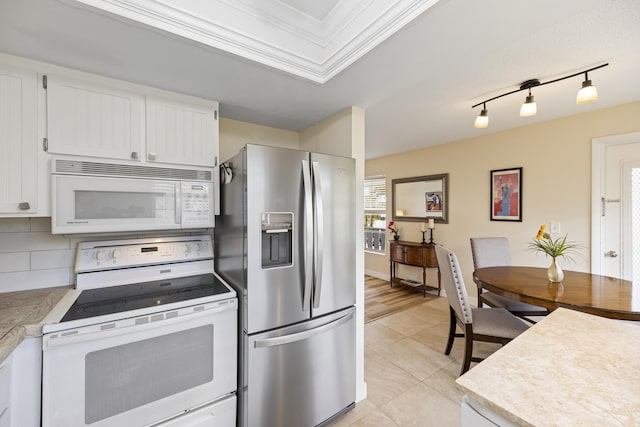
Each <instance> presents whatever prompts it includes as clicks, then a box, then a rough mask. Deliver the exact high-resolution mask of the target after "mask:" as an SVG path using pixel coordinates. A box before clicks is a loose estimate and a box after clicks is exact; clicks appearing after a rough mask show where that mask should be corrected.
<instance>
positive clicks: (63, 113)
mask: <svg viewBox="0 0 640 427" xmlns="http://www.w3.org/2000/svg"><path fill="white" fill-rule="evenodd" d="M46 81H47V83H46V85H47V139H48V151H49V152H50V153H57V154H73V155H81V156H90V157H100V158H109V159H122V160H139V159H140V157H141V156H142V153H141V151H142V149H143V142H144V96H142V95H139V94H135V93H131V92H126V91H123V90H120V89H118V88H117V87H110V86H108V85H101V84H98V83H93V82H91V83H85V82H82V81H78V80H72V79H68V78H65V77H61V76H55V75H47V77H46Z"/></svg>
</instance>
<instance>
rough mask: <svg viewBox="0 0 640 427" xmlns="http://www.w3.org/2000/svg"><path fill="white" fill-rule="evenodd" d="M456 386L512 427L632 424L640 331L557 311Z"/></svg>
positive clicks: (639, 389) (639, 396) (637, 414)
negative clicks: (506, 420) (511, 424)
mask: <svg viewBox="0 0 640 427" xmlns="http://www.w3.org/2000/svg"><path fill="white" fill-rule="evenodd" d="M456 383H457V384H458V386H459V387H460V388H461V389H462V390H463V391H464V392H465V393H466V394H468V395H469V396H470V397H472V398H473V399H475V400H476V401H478V402H480V403H481V404H483V405H484V406H486V407H487V408H489V409H491V410H493V411H494V412H496V413H498V414H499V415H502V416H503V417H505V418H506V419H508V420H510V421H513V422H515V423H516V424H518V425H523V426H568V425H574V426H577V425H583V426H592V425H598V426H603V425H608V426H630V425H637V423H638V420H640V324H638V325H635V324H631V323H630V322H623V321H619V320H613V319H606V318H603V317H598V316H594V315H591V314H586V313H581V312H578V311H574V310H568V309H564V308H559V309H557V310H555V311H553V312H552V313H551V314H550V315H548V316H547V317H545V318H544V319H543V320H541V321H540V322H538V323H537V324H536V325H534V326H532V327H531V328H530V329H529V330H527V331H526V332H524V333H523V334H522V335H520V336H519V337H517V338H516V339H515V340H513V341H512V342H511V343H509V344H507V345H506V346H505V347H503V348H501V349H500V350H498V351H496V352H495V353H494V354H492V355H491V356H490V357H488V358H487V359H486V360H484V361H483V362H482V363H480V364H478V365H477V366H475V367H473V368H472V369H471V370H470V371H468V372H467V373H466V374H464V375H462V376H461V377H460V378H458V379H457V381H456Z"/></svg>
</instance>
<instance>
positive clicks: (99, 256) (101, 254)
mask: <svg viewBox="0 0 640 427" xmlns="http://www.w3.org/2000/svg"><path fill="white" fill-rule="evenodd" d="M93 257H94V258H95V259H97V260H98V261H99V260H101V259H102V258H104V251H96V252H95V253H94V254H93Z"/></svg>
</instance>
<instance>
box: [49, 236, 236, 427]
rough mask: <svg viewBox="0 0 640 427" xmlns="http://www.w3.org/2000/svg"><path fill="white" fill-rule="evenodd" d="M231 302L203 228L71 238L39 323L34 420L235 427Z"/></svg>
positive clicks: (95, 426) (100, 426)
mask: <svg viewBox="0 0 640 427" xmlns="http://www.w3.org/2000/svg"><path fill="white" fill-rule="evenodd" d="M237 309H238V302H237V298H236V293H235V291H234V290H233V289H232V288H230V287H229V286H228V285H227V284H226V283H224V282H223V281H222V280H221V279H220V278H219V277H218V276H217V275H216V274H215V273H214V271H213V249H212V243H211V238H210V236H208V235H203V236H179V237H165V238H143V239H129V240H109V241H99V242H83V243H80V244H79V245H78V249H77V255H76V289H74V290H73V291H71V292H69V293H68V294H67V295H66V296H65V297H64V298H63V299H62V300H61V301H60V303H59V304H58V305H57V306H56V307H55V308H54V310H53V311H52V312H51V314H50V315H49V316H48V317H47V318H46V319H45V325H44V327H43V389H42V393H43V397H42V425H43V427H58V426H71V425H73V426H92V427H104V426H131V427H135V426H141V427H142V426H163V427H169V426H178V425H185V424H187V425H189V426H205V425H206V426H233V425H235V415H236V414H235V412H236V388H237V386H236V384H237V378H236V372H237Z"/></svg>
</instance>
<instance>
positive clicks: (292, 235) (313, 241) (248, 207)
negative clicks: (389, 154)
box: [214, 144, 356, 427]
mask: <svg viewBox="0 0 640 427" xmlns="http://www.w3.org/2000/svg"><path fill="white" fill-rule="evenodd" d="M227 165H228V167H229V168H230V171H231V174H226V177H225V179H224V180H223V181H224V182H223V183H222V184H221V190H220V200H221V206H220V216H219V217H218V218H217V219H216V227H215V230H214V238H215V239H214V240H215V268H216V271H217V272H218V273H219V274H220V275H221V276H222V277H223V278H225V279H226V280H227V281H228V282H229V283H230V284H231V285H233V286H234V287H235V288H236V291H237V292H238V295H239V298H240V299H241V304H240V306H241V307H240V314H239V317H240V327H239V328H238V329H239V331H241V332H240V333H241V334H242V336H240V337H239V338H240V339H239V340H238V341H239V343H240V348H239V355H240V356H239V358H240V360H239V366H238V368H239V369H238V372H239V384H238V425H239V426H242V427H247V426H251V427H254V426H278V427H287V426H291V427H305V426H315V425H322V424H324V423H326V422H327V421H329V420H330V419H331V418H332V417H334V416H336V415H339V414H341V413H343V412H345V411H347V410H349V409H351V408H352V407H353V405H354V402H355V389H356V384H355V307H354V303H355V262H356V249H355V247H356V245H355V235H356V232H355V229H354V227H355V175H354V168H355V162H354V160H353V159H350V158H344V157H337V156H330V155H325V154H318V153H309V152H305V151H298V150H290V149H283V148H276V147H266V146H260V145H252V144H250V145H246V146H245V147H244V148H243V149H242V150H241V151H240V153H239V154H237V155H236V156H235V157H233V158H231V159H230V160H229V161H228V163H227Z"/></svg>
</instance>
